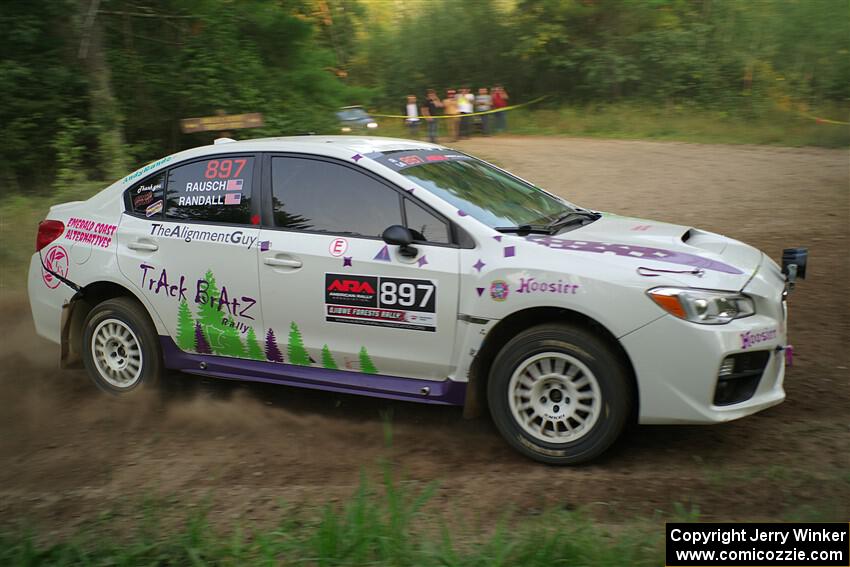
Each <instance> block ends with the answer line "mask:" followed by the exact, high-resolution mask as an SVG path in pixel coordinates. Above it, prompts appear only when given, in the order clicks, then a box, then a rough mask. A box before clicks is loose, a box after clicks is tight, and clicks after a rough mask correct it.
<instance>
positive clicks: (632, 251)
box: [525, 235, 744, 274]
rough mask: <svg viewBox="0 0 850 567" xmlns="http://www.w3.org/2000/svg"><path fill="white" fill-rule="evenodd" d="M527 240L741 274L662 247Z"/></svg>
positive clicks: (548, 238) (547, 238)
mask: <svg viewBox="0 0 850 567" xmlns="http://www.w3.org/2000/svg"><path fill="white" fill-rule="evenodd" d="M525 239H526V240H528V241H529V242H533V243H535V244H539V245H541V246H546V247H547V248H555V249H558V250H573V251H575V252H592V253H594V254H615V255H617V256H625V257H627V258H636V259H639V260H654V261H656V262H666V263H668V264H680V265H683V266H694V267H695V268H702V269H704V270H712V271H715V272H725V273H727V274H743V273H744V272H742V271H741V270H739V269H738V268H736V267H734V266H730V265H729V264H724V263H723V262H718V261H716V260H709V259H708V258H703V257H702V256H697V255H695V254H688V253H687V252H676V251H674V250H664V249H663V248H649V247H647V246H632V245H630V244H610V243H607V242H593V241H590V240H563V239H561V238H552V237H551V236H541V235H529V236H526V237H525Z"/></svg>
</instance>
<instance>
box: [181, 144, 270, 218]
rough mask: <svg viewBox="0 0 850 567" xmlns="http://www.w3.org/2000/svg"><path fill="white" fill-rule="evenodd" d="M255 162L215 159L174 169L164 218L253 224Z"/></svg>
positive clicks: (225, 158) (245, 159)
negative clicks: (252, 196) (252, 206)
mask: <svg viewBox="0 0 850 567" xmlns="http://www.w3.org/2000/svg"><path fill="white" fill-rule="evenodd" d="M253 173H254V158H253V157H250V156H238V157H216V158H215V159H207V160H203V161H196V162H192V163H189V164H186V165H181V166H177V167H174V168H172V169H171V171H170V172H169V174H168V185H167V189H166V201H165V217H166V218H168V219H177V220H199V221H211V222H221V223H233V224H249V223H250V222H251V182H252V181H253Z"/></svg>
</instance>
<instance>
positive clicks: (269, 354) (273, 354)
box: [266, 329, 283, 362]
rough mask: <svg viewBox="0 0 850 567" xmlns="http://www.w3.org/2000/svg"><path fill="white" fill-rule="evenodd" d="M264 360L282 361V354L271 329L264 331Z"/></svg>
mask: <svg viewBox="0 0 850 567" xmlns="http://www.w3.org/2000/svg"><path fill="white" fill-rule="evenodd" d="M266 360H270V361H271V362H283V354H281V352H280V348H278V346H277V337H275V336H274V331H272V330H271V329H269V330H268V331H267V332H266Z"/></svg>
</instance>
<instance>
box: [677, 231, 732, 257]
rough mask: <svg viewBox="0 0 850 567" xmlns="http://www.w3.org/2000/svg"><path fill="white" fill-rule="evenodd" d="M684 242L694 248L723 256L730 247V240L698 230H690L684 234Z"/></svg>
mask: <svg viewBox="0 0 850 567" xmlns="http://www.w3.org/2000/svg"><path fill="white" fill-rule="evenodd" d="M682 242H683V243H685V244H687V245H688V246H693V247H694V248H701V249H702V250H705V251H707V252H714V253H715V254H723V251H724V250H726V247H727V246H728V245H729V239H728V238H726V237H725V236H721V235H719V234H714V233H713V232H705V231H703V230H699V229H697V228H689V229H688V230H686V231H685V232H684V234H682Z"/></svg>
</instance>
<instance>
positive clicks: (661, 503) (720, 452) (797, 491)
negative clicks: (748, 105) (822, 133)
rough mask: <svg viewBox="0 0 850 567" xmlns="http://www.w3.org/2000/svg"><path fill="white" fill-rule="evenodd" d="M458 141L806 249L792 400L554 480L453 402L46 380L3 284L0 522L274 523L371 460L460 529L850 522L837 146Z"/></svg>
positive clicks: (847, 200) (174, 381)
mask: <svg viewBox="0 0 850 567" xmlns="http://www.w3.org/2000/svg"><path fill="white" fill-rule="evenodd" d="M457 147H459V148H461V149H463V150H465V151H469V152H471V153H474V154H479V155H482V156H484V157H486V158H489V159H492V160H495V161H496V162H498V163H499V164H500V165H502V166H504V167H506V168H509V169H511V170H513V171H515V172H517V173H518V174H519V175H521V176H523V177H525V178H527V179H529V180H532V181H534V182H536V183H538V184H540V185H541V186H543V187H546V188H548V189H550V190H553V191H555V192H557V193H559V194H561V195H564V196H565V197H567V198H569V199H570V200H572V201H574V202H577V203H579V204H583V205H585V206H589V207H593V208H597V209H601V210H607V211H611V212H616V213H619V214H623V215H630V216H638V217H647V218H655V219H658V220H664V221H671V222H676V223H681V224H691V225H694V226H698V227H701V228H705V229H708V230H713V231H717V232H720V233H723V234H726V235H728V236H731V237H734V238H737V239H740V240H743V241H746V242H748V243H750V244H753V245H755V246H757V247H759V248H761V249H763V250H765V251H767V252H768V253H770V254H771V255H772V256H773V257H774V258H775V259H778V257H779V256H780V253H781V249H782V248H783V247H785V246H798V245H802V246H809V247H810V268H809V276H808V280H807V281H805V282H804V283H803V284H802V285H800V286H799V288H798V290H797V291H796V292H795V293H794V294H793V295H792V298H791V306H790V312H791V321H790V338H791V341H792V342H793V343H794V345H795V347H796V353H797V357H796V360H795V364H794V367H793V368H791V369H790V370H789V372H788V375H787V378H786V389H787V393H788V399H787V401H786V402H785V403H784V404H782V405H780V406H778V407H775V408H772V409H770V410H768V411H765V412H763V413H761V414H758V415H756V416H753V417H749V418H746V419H743V420H740V421H737V422H733V423H729V424H724V425H719V426H709V427H690V426H688V427H683V426H669V427H661V426H653V427H637V426H636V427H634V428H632V429H631V430H630V431H628V432H627V434H626V435H625V436H624V438H623V439H622V441H621V442H620V443H618V445H617V446H616V447H615V448H614V450H612V451H611V452H610V453H609V454H608V455H607V456H605V457H604V458H603V459H600V460H599V461H597V462H595V463H593V464H591V465H588V466H582V467H574V468H554V467H550V466H545V465H540V464H536V463H533V462H531V461H529V460H527V459H525V458H523V457H521V456H520V455H518V454H517V453H515V452H514V451H512V450H511V449H509V448H508V447H507V446H506V445H505V443H504V442H502V440H501V439H500V437H499V436H498V434H497V432H496V431H495V429H494V428H493V426H492V425H491V424H490V422H489V420H487V419H478V420H472V421H467V420H464V419H463V418H462V417H461V411H460V409H457V408H440V407H429V406H420V405H416V404H412V403H402V402H387V401H382V400H376V399H369V398H360V397H353V396H341V395H336V394H331V393H322V392H311V391H305V390H299V389H293V388H287V387H281V386H278V387H274V386H263V385H251V384H234V383H221V382H213V381H203V380H200V379H198V378H194V377H191V376H186V375H179V374H178V375H175V376H172V377H171V379H170V380H169V381H168V384H169V385H168V387H167V388H166V389H165V390H164V391H163V392H153V393H150V394H148V395H146V396H143V397H142V398H141V399H136V400H133V401H131V402H130V401H124V400H115V399H112V398H110V397H108V396H105V395H101V394H99V393H98V391H97V390H96V389H95V388H94V386H92V385H91V384H90V383H89V382H88V379H87V378H86V377H85V375H84V374H83V373H82V372H78V371H59V370H57V366H56V361H57V357H58V350H57V348H56V347H55V346H53V345H51V344H49V343H47V342H45V341H43V340H41V339H39V338H37V337H36V336H35V334H34V332H33V328H32V323H31V320H30V315H29V310H28V306H27V302H26V297H25V295H24V294H23V293H20V294H7V296H6V297H3V298H0V308H2V311H0V313H2V315H0V317H2V319H0V321H2V329H3V336H2V339H0V400H2V411H0V431H2V434H0V463H2V467H0V522H2V523H10V522H17V521H21V520H23V519H26V520H27V521H32V522H36V523H37V524H39V525H41V526H42V527H43V528H45V529H47V530H49V532H50V533H56V532H67V531H69V530H72V529H73V528H74V526H76V525H77V524H79V523H80V522H82V521H83V520H84V519H86V518H92V517H93V516H95V515H97V514H98V513H99V512H101V511H103V510H107V509H111V508H112V507H118V508H120V509H122V510H124V511H123V512H119V513H118V516H119V517H120V516H121V514H124V517H127V518H130V517H132V516H133V514H134V513H136V512H134V511H133V510H134V508H133V506H130V507H129V509H128V508H127V503H134V502H138V501H140V500H141V499H142V498H144V497H162V498H167V499H169V501H170V502H172V503H175V504H181V503H182V504H186V505H193V504H196V503H197V502H199V501H200V500H201V499H202V498H204V497H208V498H210V499H211V500H210V502H211V507H212V508H211V515H212V519H213V521H220V522H230V521H232V520H235V519H245V520H257V521H260V522H261V523H262V522H264V521H268V522H273V521H274V520H275V519H276V518H277V517H278V515H279V514H280V506H281V505H282V502H286V503H288V504H287V505H289V506H293V507H295V508H296V509H304V510H310V509H312V507H313V506H315V505H318V504H323V503H325V502H328V501H335V500H337V499H340V500H344V499H345V498H347V497H348V496H349V495H350V494H351V493H352V492H353V491H354V490H355V488H356V486H357V484H358V481H359V475H360V473H361V471H365V472H366V474H367V476H368V475H376V472H377V469H378V466H379V465H378V463H379V462H380V461H381V459H388V460H390V461H391V462H392V463H394V464H395V465H396V466H397V470H398V471H399V472H400V474H401V475H403V477H404V478H405V479H406V480H405V482H406V483H409V484H410V485H412V486H413V487H422V486H425V485H426V484H427V483H428V482H431V481H438V482H439V489H438V490H437V492H436V496H435V498H434V499H433V501H432V502H431V504H430V506H431V507H433V508H436V509H437V510H438V511H439V512H441V513H443V514H445V516H446V517H449V518H456V519H458V518H460V520H457V521H459V522H460V521H463V522H469V523H468V524H467V525H469V526H478V525H485V524H488V523H491V522H492V521H493V518H495V517H497V516H499V515H501V514H504V513H510V514H514V515H516V516H518V517H521V516H523V515H532V514H537V513H539V512H540V511H541V510H543V509H545V508H547V507H564V508H569V509H572V508H577V507H585V508H586V509H587V510H588V512H589V513H590V514H591V515H593V516H595V517H597V518H598V519H600V520H601V521H606V522H618V521H622V520H624V519H627V518H634V517H636V516H642V517H647V516H651V515H653V514H655V513H657V512H661V513H665V514H666V513H670V512H671V510H673V509H674V508H676V507H677V505H681V506H684V509H686V510H694V511H695V510H697V509H698V510H699V513H700V514H701V516H702V517H703V518H705V519H710V520H718V519H773V520H781V519H813V520H842V521H846V520H847V519H848V517H850V370H848V369H850V355H848V353H850V348H848V346H847V341H848V339H850V333H848V330H850V317H848V316H850V304H848V297H850V273H848V271H850V270H849V268H848V267H849V266H850V244H848V243H850V234H849V232H850V210H848V209H849V207H850V192H848V155H847V152H846V151H839V150H820V149H790V148H773V147H752V146H749V147H748V146H719V145H693V144H682V143H652V142H627V141H598V140H583V139H559V138H530V137H522V138H520V137H504V138H492V139H475V140H471V141H466V142H462V143H460V144H457ZM385 422H391V424H392V443H391V446H388V443H387V440H386V435H385V427H384V424H385ZM122 506H123V508H122ZM174 508H175V509H178V510H179V509H181V508H182V507H181V506H179V505H177V506H174ZM180 513H181V514H182V512H180Z"/></svg>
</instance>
